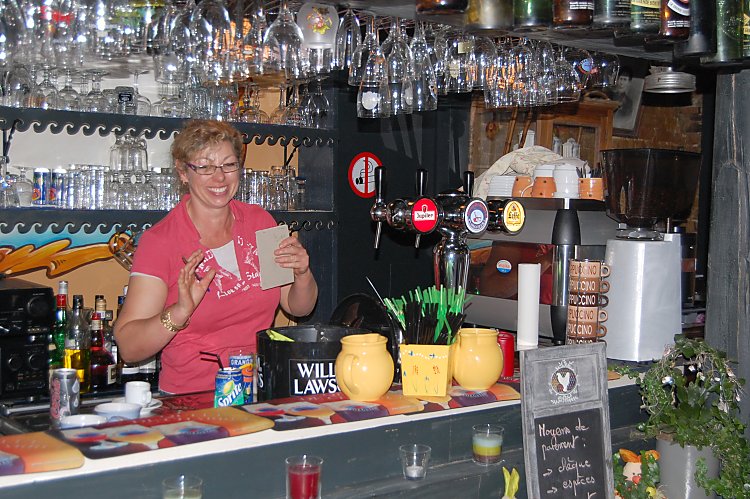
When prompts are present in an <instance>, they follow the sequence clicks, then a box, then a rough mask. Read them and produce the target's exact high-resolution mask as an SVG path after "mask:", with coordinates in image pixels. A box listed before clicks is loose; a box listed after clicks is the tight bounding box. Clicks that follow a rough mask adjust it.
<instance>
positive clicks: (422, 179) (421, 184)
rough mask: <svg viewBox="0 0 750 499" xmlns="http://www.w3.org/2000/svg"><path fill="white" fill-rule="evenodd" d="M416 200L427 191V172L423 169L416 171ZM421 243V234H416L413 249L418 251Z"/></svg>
mask: <svg viewBox="0 0 750 499" xmlns="http://www.w3.org/2000/svg"><path fill="white" fill-rule="evenodd" d="M416 182H417V199H419V198H421V197H422V196H424V191H425V190H426V189H427V170H425V169H424V168H418V169H417V177H416ZM421 241H422V234H421V233H419V232H417V237H416V239H415V240H414V248H416V249H419V243H420V242H421Z"/></svg>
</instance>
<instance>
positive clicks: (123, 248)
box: [0, 222, 137, 279]
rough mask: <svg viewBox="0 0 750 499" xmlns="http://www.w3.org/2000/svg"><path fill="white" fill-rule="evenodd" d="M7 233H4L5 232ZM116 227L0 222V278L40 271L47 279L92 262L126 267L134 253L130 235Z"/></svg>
mask: <svg viewBox="0 0 750 499" xmlns="http://www.w3.org/2000/svg"><path fill="white" fill-rule="evenodd" d="M8 229H11V230H10V231H8V232H6V230H8ZM121 229H122V226H120V225H119V224H114V225H112V224H103V223H102V224H98V225H96V226H93V225H91V224H89V223H83V224H72V223H69V224H66V225H65V226H64V227H62V230H61V228H60V226H59V225H58V224H56V223H52V224H49V225H47V224H40V223H34V224H31V226H30V227H26V226H25V225H22V224H14V225H13V226H12V228H11V227H8V224H6V223H4V222H0V274H4V275H6V276H7V275H21V274H26V273H29V272H34V271H37V270H44V271H45V272H46V274H47V277H48V278H50V279H53V278H57V277H59V276H61V275H63V274H66V273H68V272H70V271H72V270H75V269H77V268H79V267H82V266H84V265H88V264H91V263H94V262H100V261H104V260H109V259H110V258H115V259H116V260H117V261H118V262H120V263H121V264H123V266H126V268H127V267H128V266H129V264H130V262H131V261H132V254H133V252H134V250H135V243H134V240H135V237H137V235H136V234H135V233H132V232H128V231H127V230H126V231H122V230H121Z"/></svg>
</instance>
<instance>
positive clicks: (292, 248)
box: [273, 236, 310, 277]
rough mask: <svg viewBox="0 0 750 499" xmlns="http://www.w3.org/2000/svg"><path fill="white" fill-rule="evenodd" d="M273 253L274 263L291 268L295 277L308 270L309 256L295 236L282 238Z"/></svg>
mask: <svg viewBox="0 0 750 499" xmlns="http://www.w3.org/2000/svg"><path fill="white" fill-rule="evenodd" d="M273 254H274V255H275V256H276V258H275V260H276V263H278V264H279V265H280V266H282V267H284V268H286V269H292V270H293V271H294V275H295V277H296V276H300V275H303V274H306V273H307V272H308V271H309V270H310V257H309V255H308V254H307V250H306V249H305V247H304V246H302V243H300V242H299V239H297V238H296V237H292V236H289V237H287V238H286V239H284V240H282V241H281V242H280V243H279V247H278V248H277V249H276V250H275V251H274V252H273Z"/></svg>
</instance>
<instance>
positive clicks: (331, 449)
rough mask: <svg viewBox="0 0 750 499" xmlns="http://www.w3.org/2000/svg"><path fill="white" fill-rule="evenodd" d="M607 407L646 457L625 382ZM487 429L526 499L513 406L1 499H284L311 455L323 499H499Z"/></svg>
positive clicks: (612, 391)
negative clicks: (501, 435)
mask: <svg viewBox="0 0 750 499" xmlns="http://www.w3.org/2000/svg"><path fill="white" fill-rule="evenodd" d="M609 403H610V427H611V432H612V449H613V450H616V449H618V448H620V447H626V448H630V449H633V450H637V449H643V448H646V447H647V444H648V442H645V441H642V440H639V439H638V437H637V435H634V434H633V429H634V426H635V424H636V423H637V422H638V421H640V420H642V419H643V416H642V415H641V414H640V413H639V406H640V398H639V396H638V390H637V387H636V386H635V385H634V384H633V383H632V381H630V380H628V379H626V378H623V379H619V380H615V381H610V382H609ZM488 422H492V423H499V424H502V425H503V426H504V427H505V442H504V445H503V458H504V460H505V462H504V465H505V466H507V467H508V468H511V467H516V468H518V470H519V473H520V474H521V477H522V479H521V489H520V490H519V493H518V497H519V498H523V497H527V496H526V488H525V482H526V480H525V477H524V463H523V442H522V431H521V411H520V401H518V400H515V401H505V402H495V403H489V404H484V405H477V406H471V407H463V408H456V409H445V410H442V411H437V412H429V413H422V412H419V413H413V414H405V415H395V416H386V417H381V418H377V419H370V420H366V421H358V422H348V423H341V424H332V425H324V426H319V427H315V428H306V429H300V430H287V431H275V430H273V429H269V430H263V431H260V432H257V433H252V434H247V435H241V436H235V437H229V438H222V439H218V440H211V441H207V442H200V443H194V444H189V445H183V446H178V447H172V448H166V449H158V450H152V451H147V452H141V453H137V454H129V455H126V456H119V457H111V458H104V459H88V458H86V459H85V463H84V465H83V466H82V467H80V468H77V469H70V470H64V471H55V472H43V473H30V474H21V475H9V476H2V477H0V496H2V497H3V498H4V499H15V498H29V497H39V498H42V497H54V498H56V499H66V498H71V499H76V498H82V497H93V496H95V495H96V496H99V495H104V496H107V497H109V498H113V499H114V498H135V497H137V498H143V499H146V498H157V499H158V498H160V497H161V481H162V480H163V479H164V478H166V477H169V476H174V475H179V474H182V473H189V474H195V475H198V476H200V477H201V478H202V479H203V482H204V492H203V497H204V498H214V497H226V498H233V497H257V498H282V497H284V493H285V465H284V458H286V457H288V456H291V455H296V454H314V455H319V456H321V457H322V458H323V459H324V460H325V463H324V465H323V478H322V483H323V497H326V498H354V497H410V498H412V497H431V498H432V497H450V498H453V497H462V498H470V497H499V496H502V491H503V478H502V469H501V467H500V466H489V467H484V466H480V465H477V464H475V463H473V462H472V460H471V427H472V425H474V424H479V423H488ZM407 443H424V444H428V445H430V446H431V447H432V458H431V462H430V468H429V472H428V474H427V478H426V479H425V480H422V481H407V480H405V479H404V478H403V476H402V471H401V463H400V460H399V455H398V447H399V445H402V444H407Z"/></svg>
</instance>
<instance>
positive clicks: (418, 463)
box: [398, 444, 432, 480]
mask: <svg viewBox="0 0 750 499" xmlns="http://www.w3.org/2000/svg"><path fill="white" fill-rule="evenodd" d="M398 450H399V454H400V455H401V465H402V467H403V472H404V478H406V479H407V480H422V479H423V478H425V477H426V476H427V466H428V465H429V462H430V454H431V453H432V448H431V447H430V446H429V445H424V444H408V445H402V446H401V447H399V448H398Z"/></svg>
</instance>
